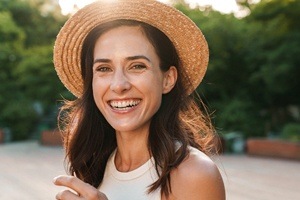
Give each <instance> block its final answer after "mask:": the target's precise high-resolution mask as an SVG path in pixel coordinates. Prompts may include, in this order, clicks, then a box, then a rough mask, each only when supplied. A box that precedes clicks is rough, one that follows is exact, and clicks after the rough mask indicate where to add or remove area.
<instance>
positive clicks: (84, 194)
mask: <svg viewBox="0 0 300 200" xmlns="http://www.w3.org/2000/svg"><path fill="white" fill-rule="evenodd" d="M53 183H54V184H55V185H58V186H64V187H67V188H70V189H72V190H73V191H71V190H64V191H61V192H59V193H58V194H57V195H56V199H58V200H108V199H107V197H106V195H105V194H103V193H102V192H100V191H99V190H98V189H97V188H95V187H93V186H91V185H90V184H88V183H85V182H83V181H82V180H80V179H79V178H76V177H74V176H65V175H62V176H58V177H55V178H54V180H53Z"/></svg>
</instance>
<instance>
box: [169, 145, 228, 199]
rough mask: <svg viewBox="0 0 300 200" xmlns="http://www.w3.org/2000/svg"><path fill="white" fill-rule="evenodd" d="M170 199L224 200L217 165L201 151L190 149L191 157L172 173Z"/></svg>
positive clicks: (221, 181)
mask: <svg viewBox="0 0 300 200" xmlns="http://www.w3.org/2000/svg"><path fill="white" fill-rule="evenodd" d="M171 187H172V195H171V197H170V199H176V200H181V199H189V200H193V199H197V200H198V199H205V200H224V199H225V189H224V184H223V180H222V176H221V174H220V172H219V169H218V167H217V166H216V165H215V163H214V162H213V161H212V160H211V159H210V158H209V157H208V156H207V155H205V154H204V153H202V152H201V151H199V150H197V149H195V148H190V154H189V156H188V157H187V158H186V159H185V160H184V161H183V162H182V163H181V164H180V165H179V166H178V168H177V169H175V170H173V171H172V172H171Z"/></svg>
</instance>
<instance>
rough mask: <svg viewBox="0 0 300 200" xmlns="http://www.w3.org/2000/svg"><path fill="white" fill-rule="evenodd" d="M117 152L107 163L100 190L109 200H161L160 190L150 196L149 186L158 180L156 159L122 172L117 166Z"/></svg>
mask: <svg viewBox="0 0 300 200" xmlns="http://www.w3.org/2000/svg"><path fill="white" fill-rule="evenodd" d="M115 155H116V150H115V151H114V152H113V153H112V154H111V156H110V158H109V159H108V161H107V164H106V168H105V173H104V177H103V181H102V184H101V185H100V187H99V190H100V191H101V192H103V193H104V194H105V195H106V196H107V198H108V199H109V200H160V199H161V194H160V189H158V190H156V191H154V192H151V193H150V194H148V189H149V186H150V185H151V184H152V183H154V182H155V181H156V180H157V179H158V175H157V173H156V170H155V166H154V159H153V158H151V159H149V160H148V161H147V162H146V163H145V164H143V165H142V166H140V167H139V168H137V169H135V170H133V171H130V172H120V171H118V170H117V168H116V166H115V162H114V161H115Z"/></svg>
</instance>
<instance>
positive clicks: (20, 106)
mask: <svg viewBox="0 0 300 200" xmlns="http://www.w3.org/2000/svg"><path fill="white" fill-rule="evenodd" d="M47 3H48V4H47ZM50 3H51V0H49V1H40V0H28V1H22V0H2V1H1V3H0V67H1V73H0V81H1V84H0V93H1V96H0V106H1V108H2V109H1V111H0V127H8V128H10V129H11V130H12V134H13V135H12V136H13V139H14V140H21V139H26V138H28V137H30V136H31V135H32V133H33V132H34V130H36V129H37V127H39V126H40V124H41V123H45V119H46V118H48V116H50V117H51V120H50V121H51V123H52V126H53V124H55V120H56V116H55V115H53V113H54V112H56V110H57V105H56V104H57V102H56V100H57V99H61V97H60V95H66V96H71V95H70V93H68V92H67V91H66V90H65V89H63V86H62V84H61V83H60V82H59V80H58V77H57V76H56V73H55V70H54V68H53V63H52V57H53V56H52V49H53V42H54V40H55V37H56V34H57V33H58V31H59V28H60V27H61V25H62V24H63V22H64V20H65V17H63V16H61V15H59V14H58V13H59V10H57V8H58V7H57V6H52V7H51V6H50V7H45V5H48V6H49V5H51V4H50ZM47 123H48V124H49V123H50V122H49V120H48V121H47Z"/></svg>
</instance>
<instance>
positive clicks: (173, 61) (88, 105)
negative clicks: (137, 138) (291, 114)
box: [60, 20, 214, 196]
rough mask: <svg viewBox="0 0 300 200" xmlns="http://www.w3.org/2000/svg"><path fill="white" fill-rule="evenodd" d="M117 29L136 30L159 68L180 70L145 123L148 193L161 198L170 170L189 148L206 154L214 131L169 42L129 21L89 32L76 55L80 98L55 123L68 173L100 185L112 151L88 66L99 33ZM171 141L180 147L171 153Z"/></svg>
mask: <svg viewBox="0 0 300 200" xmlns="http://www.w3.org/2000/svg"><path fill="white" fill-rule="evenodd" d="M119 26H138V27H140V28H141V30H142V31H143V33H144V34H145V35H146V37H147V38H148V39H149V41H150V43H151V44H152V45H153V47H154V49H155V51H156V53H157V55H158V57H159V58H160V68H161V70H162V71H167V70H168V69H169V68H170V66H175V67H176V68H177V70H178V71H179V75H178V79H177V82H176V85H175V87H174V88H173V89H172V90H171V91H170V92H169V93H167V94H163V97H162V104H161V106H160V108H159V110H158V112H157V113H156V114H155V115H154V116H153V118H152V120H151V124H150V130H149V138H148V149H149V152H150V154H151V155H152V156H153V158H154V160H155V167H156V171H157V173H158V175H159V179H158V180H157V181H156V182H154V183H153V184H152V185H150V186H149V192H152V191H154V190H156V189H158V188H159V187H160V188H161V192H162V194H165V195H166V196H168V195H169V194H170V192H171V187H170V172H171V171H172V170H173V169H174V168H176V167H177V166H178V165H179V164H180V163H181V162H182V161H183V159H184V158H185V157H186V156H187V155H188V153H189V152H188V148H187V147H188V146H192V147H195V148H197V149H199V150H201V151H203V152H204V153H209V150H210V147H211V145H210V144H211V140H212V139H213V136H214V129H213V128H212V126H211V123H210V121H209V118H207V117H206V116H205V115H204V114H203V113H202V112H201V110H200V109H199V106H198V105H197V104H196V102H195V100H194V98H193V96H191V95H189V94H188V93H187V91H188V89H187V87H188V85H190V84H188V82H187V81H188V79H187V78H185V77H186V75H185V72H184V70H183V69H182V66H181V64H180V60H179V58H178V55H177V53H176V50H175V48H174V46H173V44H172V42H171V41H170V40H169V38H168V37H167V36H166V35H165V34H164V33H162V32H161V31H160V30H158V29H157V28H155V27H153V26H151V25H148V24H146V23H143V22H137V21H133V20H116V21H113V22H109V23H105V24H102V25H100V26H98V27H96V28H95V29H93V30H92V31H91V32H90V33H89V34H88V36H87V37H86V39H85V41H84V43H83V47H82V54H81V72H82V78H83V81H84V91H83V95H82V96H81V97H80V98H78V99H76V100H75V101H71V102H66V104H65V105H64V107H63V108H62V112H61V113H62V114H61V116H60V120H61V121H62V122H63V125H64V126H65V128H64V129H63V131H64V133H65V134H64V145H65V148H66V158H67V160H68V162H69V172H70V173H71V174H72V175H76V176H78V177H79V178H80V179H82V180H83V181H85V182H87V183H89V184H91V185H93V186H94V187H99V185H100V184H101V182H102V179H103V176H104V171H105V167H106V163H107V160H108V158H109V156H110V155H111V153H112V152H113V151H114V149H115V148H116V147H117V143H116V136H115V130H114V129H113V128H112V127H111V126H110V124H109V123H108V122H107V121H106V119H105V118H104V117H103V115H102V114H101V112H100V111H99V110H98V108H97V106H96V104H95V101H94V99H93V91H92V76H93V75H92V66H93V51H94V45H95V42H96V40H97V39H98V38H99V37H100V35H101V34H103V33H104V32H107V31H108V30H111V29H113V28H115V27H119ZM175 142H179V143H180V144H181V147H180V148H179V150H178V151H176V147H175V145H174V144H175Z"/></svg>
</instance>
